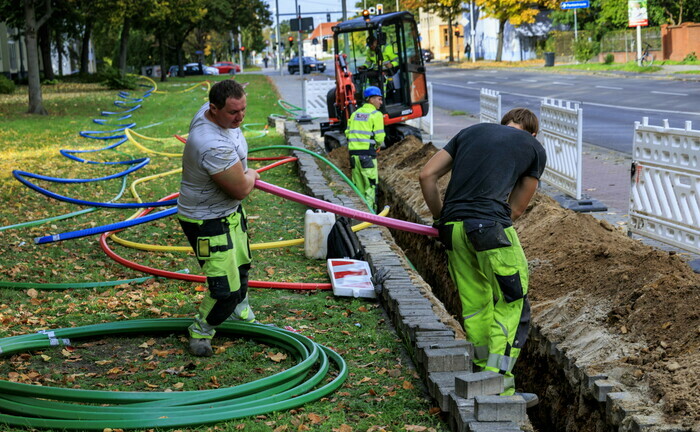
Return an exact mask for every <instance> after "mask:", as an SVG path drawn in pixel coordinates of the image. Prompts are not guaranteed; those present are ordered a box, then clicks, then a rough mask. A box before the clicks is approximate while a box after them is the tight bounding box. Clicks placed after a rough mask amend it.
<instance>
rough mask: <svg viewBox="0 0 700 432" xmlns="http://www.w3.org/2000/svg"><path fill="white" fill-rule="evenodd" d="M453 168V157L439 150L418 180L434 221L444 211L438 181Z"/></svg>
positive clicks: (422, 170)
mask: <svg viewBox="0 0 700 432" xmlns="http://www.w3.org/2000/svg"><path fill="white" fill-rule="evenodd" d="M451 168H452V156H450V154H449V153H447V152H446V151H445V150H439V151H438V152H437V153H435V155H433V157H432V158H431V159H430V160H429V161H428V163H427V164H425V166H424V167H423V169H421V171H420V175H419V176H418V180H419V181H420V188H421V191H423V198H424V199H425V203H426V204H427V205H428V208H429V209H430V213H432V214H433V219H438V218H439V217H440V212H441V211H442V198H441V197H440V191H439V190H438V184H437V182H438V180H439V179H440V177H442V176H444V175H445V174H447V173H448V172H449V171H450V169H451Z"/></svg>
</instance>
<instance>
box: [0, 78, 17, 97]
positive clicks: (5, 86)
mask: <svg viewBox="0 0 700 432" xmlns="http://www.w3.org/2000/svg"><path fill="white" fill-rule="evenodd" d="M14 92H15V83H14V82H13V81H12V80H11V79H9V78H8V77H6V76H5V75H2V74H0V93H2V94H12V93H14Z"/></svg>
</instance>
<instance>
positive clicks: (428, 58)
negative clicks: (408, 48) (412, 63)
mask: <svg viewBox="0 0 700 432" xmlns="http://www.w3.org/2000/svg"><path fill="white" fill-rule="evenodd" d="M421 51H423V61H424V62H426V63H430V61H431V60H432V59H434V58H435V56H434V55H433V52H432V51H430V50H429V49H423V50H421Z"/></svg>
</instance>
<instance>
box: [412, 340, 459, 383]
mask: <svg viewBox="0 0 700 432" xmlns="http://www.w3.org/2000/svg"><path fill="white" fill-rule="evenodd" d="M421 351H422V353H423V354H422V357H421V358H422V360H423V362H422V363H423V367H424V368H425V371H426V372H428V373H430V372H450V371H468V370H470V368H471V358H470V357H469V354H468V353H467V350H466V348H465V347H459V348H436V349H433V348H424V349H422V350H421ZM421 351H419V352H421ZM453 385H454V384H453Z"/></svg>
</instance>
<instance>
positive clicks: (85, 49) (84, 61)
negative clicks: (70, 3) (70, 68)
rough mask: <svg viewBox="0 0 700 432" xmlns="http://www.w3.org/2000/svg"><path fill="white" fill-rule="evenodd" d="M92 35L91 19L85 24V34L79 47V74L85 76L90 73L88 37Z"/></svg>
mask: <svg viewBox="0 0 700 432" xmlns="http://www.w3.org/2000/svg"><path fill="white" fill-rule="evenodd" d="M91 34H92V19H90V18H88V20H87V22H86V23H85V33H84V34H83V43H82V46H81V47H80V73H81V74H84V75H87V74H88V73H89V72H90V71H89V70H88V69H89V66H90V35H91Z"/></svg>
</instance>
